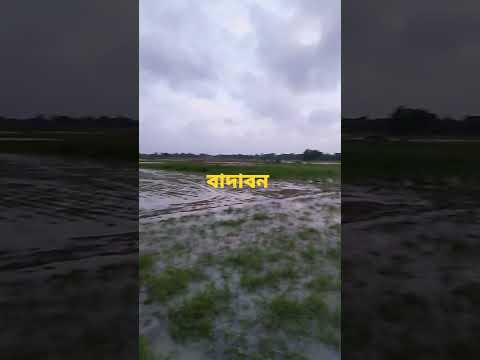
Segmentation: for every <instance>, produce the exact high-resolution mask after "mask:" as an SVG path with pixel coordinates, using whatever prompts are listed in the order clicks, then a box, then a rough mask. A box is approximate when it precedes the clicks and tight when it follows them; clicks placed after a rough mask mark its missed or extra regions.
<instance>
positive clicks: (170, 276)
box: [144, 267, 202, 302]
mask: <svg viewBox="0 0 480 360" xmlns="http://www.w3.org/2000/svg"><path fill="white" fill-rule="evenodd" d="M201 278H202V274H201V273H200V272H199V271H198V270H197V269H182V268H175V267H169V268H166V269H165V270H163V271H162V272H161V273H160V274H155V275H154V274H148V275H147V276H145V280H144V281H145V283H146V285H147V289H148V295H149V298H150V299H151V300H153V301H158V302H165V301H167V300H169V299H170V298H172V297H173V296H175V295H178V294H180V293H182V292H183V291H185V290H186V289H187V288H188V285H189V284H190V282H192V281H195V280H200V279H201Z"/></svg>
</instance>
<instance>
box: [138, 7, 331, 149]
mask: <svg viewBox="0 0 480 360" xmlns="http://www.w3.org/2000/svg"><path fill="white" fill-rule="evenodd" d="M271 2H272V1H271ZM322 2H323V6H319V5H318V4H316V3H315V2H313V1H312V2H310V1H304V0H299V1H295V2H292V1H283V0H278V1H275V5H276V6H277V7H278V8H279V9H281V10H282V9H283V10H286V11H288V10H289V9H288V8H290V7H292V8H294V15H293V18H292V19H291V23H289V26H293V25H294V24H298V23H302V22H304V21H308V22H310V23H315V22H318V23H321V24H322V25H323V26H325V27H326V31H325V34H324V38H323V40H322V42H321V43H319V44H317V45H314V46H305V45H301V44H298V43H296V42H294V41H293V42H292V41H290V42H285V41H283V40H284V39H283V38H284V37H285V36H287V34H288V31H289V29H287V28H285V29H283V28H282V24H283V20H282V18H281V16H279V15H278V14H277V13H275V12H273V11H272V12H271V11H268V10H265V7H267V6H268V5H267V4H268V2H263V1H258V2H254V1H253V0H245V1H238V2H234V3H232V4H230V5H228V6H225V3H224V2H219V1H205V2H202V3H201V6H199V4H198V2H196V1H192V0H190V1H189V0H184V1H178V2H175V3H166V2H157V1H154V0H144V1H143V2H141V11H140V14H141V18H140V34H141V36H140V79H141V81H140V94H141V97H140V102H141V109H142V110H141V119H140V120H141V129H140V147H141V150H142V151H150V152H152V151H158V152H162V151H177V152H188V151H192V152H206V153H217V152H227V153H228V152H230V153H239V152H244V153H251V152H272V151H275V152H301V151H303V150H304V149H305V148H306V147H310V148H312V147H317V148H320V150H322V151H332V152H333V151H338V150H339V146H340V144H339V143H340V141H339V139H340V132H339V128H338V129H337V128H335V126H332V123H331V122H330V119H331V121H332V122H333V123H334V122H335V120H334V119H336V121H337V123H338V124H339V123H340V118H339V116H338V114H337V115H336V116H335V115H330V114H329V115H328V119H329V120H328V121H316V120H311V119H310V118H312V119H313V117H312V116H310V117H309V114H310V113H311V112H312V111H314V110H318V111H326V112H328V111H330V110H329V109H324V107H327V108H329V107H332V108H336V109H337V110H338V111H337V113H339V111H340V108H339V106H340V102H339V99H337V97H336V95H335V94H336V93H337V87H338V83H339V81H340V59H339V52H340V33H339V25H340V21H339V15H340V10H339V8H338V6H337V5H335V4H336V3H337V2H336V1H335V0H322ZM334 3H335V4H334ZM179 4H180V5H179ZM260 6H264V8H261V7H260ZM292 24H293V25H292ZM326 99H333V100H332V101H333V103H331V104H325V102H326V101H329V100H326ZM333 113H335V111H333ZM315 119H316V118H315ZM316 134H318V136H317V135H316Z"/></svg>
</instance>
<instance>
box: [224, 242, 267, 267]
mask: <svg viewBox="0 0 480 360" xmlns="http://www.w3.org/2000/svg"><path fill="white" fill-rule="evenodd" d="M263 261H264V254H263V252H262V250H261V249H257V248H253V247H252V248H243V249H240V250H239V251H238V252H237V253H235V254H232V255H229V256H228V257H227V258H226V259H225V263H226V264H227V265H230V266H235V267H238V268H240V269H241V270H243V271H250V270H253V271H260V270H262V268H263Z"/></svg>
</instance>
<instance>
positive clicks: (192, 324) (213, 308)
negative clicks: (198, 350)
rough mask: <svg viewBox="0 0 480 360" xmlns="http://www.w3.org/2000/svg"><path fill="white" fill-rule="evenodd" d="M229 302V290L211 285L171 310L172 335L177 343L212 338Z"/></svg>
mask: <svg viewBox="0 0 480 360" xmlns="http://www.w3.org/2000/svg"><path fill="white" fill-rule="evenodd" d="M229 300H230V292H229V291H228V290H227V289H218V288H216V287H215V286H214V285H211V284H210V285H209V286H207V287H206V288H205V289H204V290H202V291H200V292H198V293H197V294H195V295H193V296H192V297H191V298H189V299H186V300H184V301H183V302H182V303H181V304H180V305H179V306H178V307H172V308H170V309H169V312H168V319H169V332H170V335H171V336H172V338H173V339H174V340H175V341H177V342H185V341H187V340H199V339H204V338H211V337H212V336H213V329H214V321H215V318H216V316H217V315H219V314H220V312H221V311H222V310H223V309H225V308H226V307H227V306H228V303H229Z"/></svg>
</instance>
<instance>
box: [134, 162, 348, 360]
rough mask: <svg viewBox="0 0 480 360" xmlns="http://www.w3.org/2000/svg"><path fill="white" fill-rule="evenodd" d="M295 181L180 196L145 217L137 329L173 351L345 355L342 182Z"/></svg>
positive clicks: (209, 355) (222, 355)
mask: <svg viewBox="0 0 480 360" xmlns="http://www.w3.org/2000/svg"><path fill="white" fill-rule="evenodd" d="M170 164H172V163H170ZM155 165H157V164H155ZM270 166H272V167H275V166H283V164H271V165H270ZM288 166H290V165H288ZM291 166H296V165H293V164H292V165H291ZM299 166H302V165H299ZM312 166H316V167H317V165H312ZM323 166H329V165H318V168H319V169H322V167H323ZM208 171H210V170H208ZM213 171H218V169H217V170H213ZM232 171H238V169H235V170H232ZM252 172H253V173H261V170H260V171H258V169H256V170H253V171H252ZM159 174H160V172H159ZM148 176H149V178H148V185H147V186H148V188H152V189H153V188H158V187H156V186H155V185H156V184H155V182H153V181H152V179H154V178H155V172H148ZM178 176H180V175H178ZM169 178H170V177H169ZM171 178H172V179H175V175H173V176H171ZM195 178H196V176H192V177H191V179H193V180H194V179H195ZM197 178H198V179H199V181H201V177H200V176H199V177H197ZM162 181H163V179H162ZM292 184H293V183H292ZM288 186H289V185H287V187H286V190H287V191H284V190H285V189H284V188H279V189H272V192H271V193H274V192H275V191H278V192H279V193H280V196H281V197H279V198H275V197H266V196H265V198H262V197H261V196H262V195H255V196H254V198H253V199H252V198H249V199H251V200H248V201H244V202H243V203H242V201H238V199H237V201H232V202H226V203H225V204H224V205H223V206H217V207H215V206H212V207H208V208H207V209H206V211H205V212H203V211H189V209H191V208H190V207H186V208H183V209H186V211H179V210H183V209H182V208H179V207H178V206H176V207H175V213H174V216H169V217H168V216H165V217H163V216H162V217H161V218H160V219H159V220H158V221H151V219H150V221H148V222H145V223H144V224H142V227H141V238H140V252H141V254H142V255H141V258H140V262H141V265H140V266H141V271H140V272H141V274H142V278H143V279H144V281H143V283H142V289H141V302H140V333H141V334H143V335H144V336H146V338H148V340H149V341H150V343H151V344H152V345H153V344H154V345H155V349H159V351H160V352H161V351H163V352H164V353H167V354H170V353H171V354H173V355H172V359H186V358H198V359H201V360H204V359H212V360H215V359H222V360H223V359H225V360H246V359H253V360H260V359H262V360H263V359H278V360H288V359H290V360H295V359H296V360H306V359H313V358H317V356H321V357H322V358H323V357H325V358H330V359H338V358H339V350H340V326H339V318H340V312H339V310H338V309H339V305H340V272H341V269H340V261H339V260H340V233H339V232H338V231H337V229H338V224H339V220H340V211H339V193H338V183H336V182H322V181H319V182H318V183H317V182H313V183H308V184H307V183H306V182H305V188H303V187H302V185H301V182H300V181H299V182H295V184H294V185H293V186H294V187H295V188H296V189H298V190H296V191H288V190H289V188H288ZM201 190H202V191H206V190H204V188H202V189H201ZM154 191H155V190H154ZM193 191H195V189H194V190H193ZM226 193H227V192H226ZM202 195H203V194H202ZM269 195H270V196H272V195H271V194H269ZM274 195H275V194H274ZM317 195H320V196H317ZM182 196H183V194H182ZM188 196H190V195H188ZM227 196H228V194H227ZM257 196H258V198H257ZM202 199H203V197H202ZM232 199H234V198H233V197H232ZM182 201H185V200H184V198H182ZM192 202H193V203H195V204H198V201H197V197H194V198H193V199H192ZM188 204H189V205H190V204H191V203H188ZM203 205H205V204H204V203H203V201H202V206H203ZM206 205H210V204H206ZM197 209H198V208H197ZM145 214H148V212H145ZM312 356H313V357H312Z"/></svg>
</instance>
